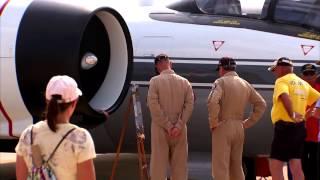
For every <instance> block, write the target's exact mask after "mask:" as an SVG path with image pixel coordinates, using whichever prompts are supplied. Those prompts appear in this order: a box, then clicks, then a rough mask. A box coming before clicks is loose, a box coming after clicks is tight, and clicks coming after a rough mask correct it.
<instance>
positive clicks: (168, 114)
mask: <svg viewBox="0 0 320 180" xmlns="http://www.w3.org/2000/svg"><path fill="white" fill-rule="evenodd" d="M193 103H194V101H193V91H192V87H191V85H190V83H189V82H188V80H187V79H185V78H183V77H181V76H179V75H177V74H175V73H174V71H173V70H164V71H163V72H161V74H160V75H158V76H155V77H153V78H152V79H151V80H150V87H149V91H148V106H149V109H150V112H151V117H152V123H151V165H150V170H151V180H164V179H165V178H166V177H167V167H168V165H170V167H171V169H170V172H171V178H172V180H187V179H188V168H187V161H188V142H187V126H186V123H187V121H188V119H189V118H190V116H191V114H192V110H193ZM174 126H175V127H178V128H179V129H181V134H180V136H178V137H176V138H171V137H169V136H168V131H169V130H170V129H171V128H172V127H174Z"/></svg>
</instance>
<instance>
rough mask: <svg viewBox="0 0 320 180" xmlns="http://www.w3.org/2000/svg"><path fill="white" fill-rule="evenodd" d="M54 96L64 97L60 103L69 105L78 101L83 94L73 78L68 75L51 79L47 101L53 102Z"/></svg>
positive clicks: (47, 89)
mask: <svg viewBox="0 0 320 180" xmlns="http://www.w3.org/2000/svg"><path fill="white" fill-rule="evenodd" d="M52 95H61V96H62V99H61V102H59V103H69V102H72V101H74V100H76V99H78V97H79V96H81V95H82V92H81V90H80V89H79V88H78V85H77V82H76V81H75V80H74V79H73V78H71V77H69V76H66V75H58V76H53V77H52V78H51V79H50V81H49V82H48V85H47V88H46V99H47V100H51V98H52Z"/></svg>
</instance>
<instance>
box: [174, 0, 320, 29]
mask: <svg viewBox="0 0 320 180" xmlns="http://www.w3.org/2000/svg"><path fill="white" fill-rule="evenodd" d="M168 8H171V9H174V10H177V11H180V12H189V13H197V14H209V15H225V16H240V17H248V18H256V19H261V20H269V21H272V22H276V23H284V24H291V25H297V26H305V27H307V28H311V29H315V30H318V31H319V30H320V0H181V1H179V2H176V3H174V4H171V5H169V6H168Z"/></svg>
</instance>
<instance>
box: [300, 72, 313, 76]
mask: <svg viewBox="0 0 320 180" xmlns="http://www.w3.org/2000/svg"><path fill="white" fill-rule="evenodd" d="M302 74H303V75H304V76H313V75H315V74H316V72H314V71H305V72H303V73H302Z"/></svg>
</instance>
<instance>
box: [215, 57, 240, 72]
mask: <svg viewBox="0 0 320 180" xmlns="http://www.w3.org/2000/svg"><path fill="white" fill-rule="evenodd" d="M236 65H237V64H236V61H235V60H234V59H233V58H231V57H223V58H221V59H220V60H219V64H218V67H217V69H216V71H219V68H220V67H222V68H223V69H224V70H226V71H235V70H236Z"/></svg>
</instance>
